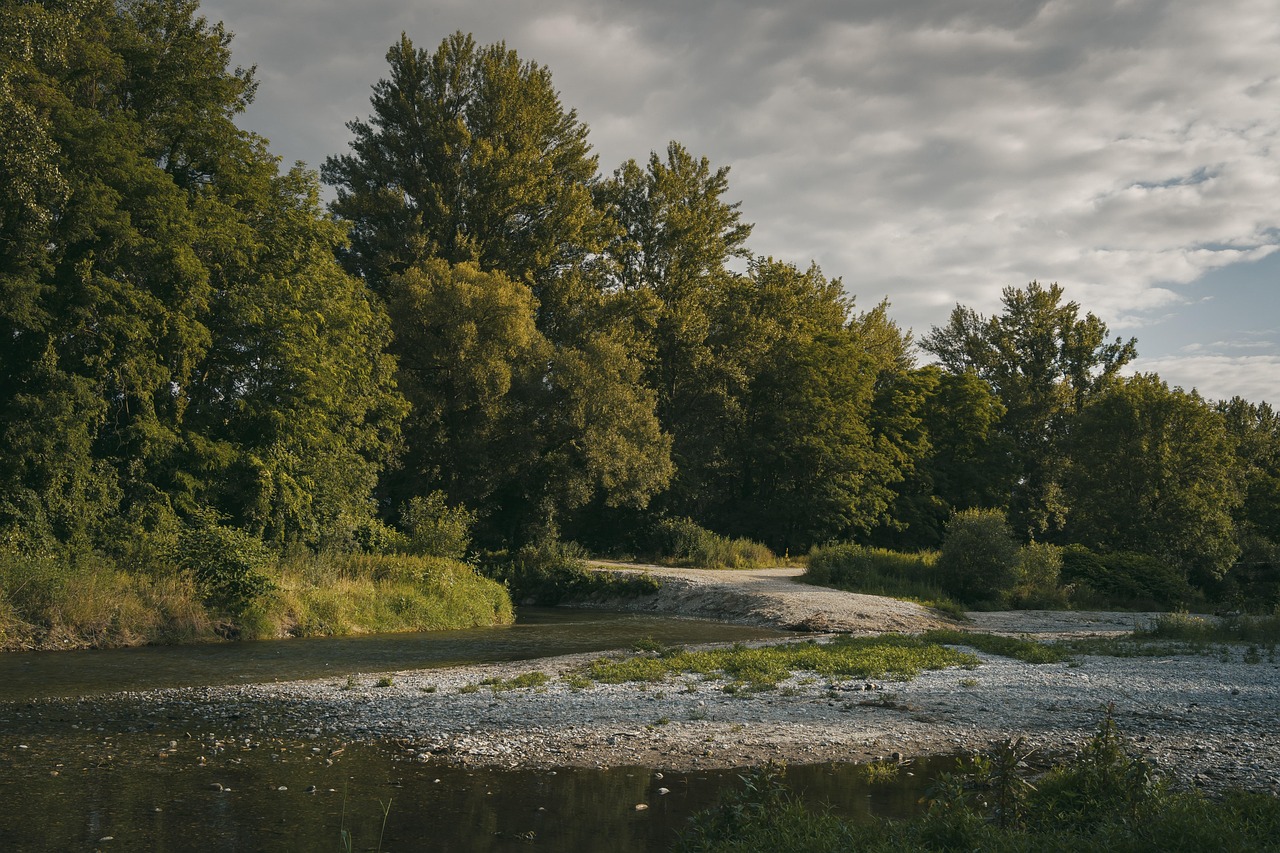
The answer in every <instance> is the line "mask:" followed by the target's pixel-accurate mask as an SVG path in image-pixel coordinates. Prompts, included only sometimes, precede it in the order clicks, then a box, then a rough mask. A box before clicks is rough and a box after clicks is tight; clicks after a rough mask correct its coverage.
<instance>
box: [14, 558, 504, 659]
mask: <svg viewBox="0 0 1280 853" xmlns="http://www.w3.org/2000/svg"><path fill="white" fill-rule="evenodd" d="M265 571H266V576H267V579H268V581H269V583H268V584H266V585H265V586H266V588H267V591H266V592H264V593H263V594H262V595H260V596H258V597H257V598H256V599H254V600H253V601H251V602H250V603H249V604H248V606H247V607H245V608H244V609H243V610H241V611H240V612H238V613H227V612H220V611H218V610H217V609H215V608H214V607H213V606H212V605H210V604H209V603H208V602H207V601H206V600H205V599H204V598H203V596H202V595H201V592H200V589H199V588H198V587H197V584H196V582H195V580H194V578H193V577H192V575H191V574H190V573H189V572H184V571H181V570H179V569H178V568H177V566H176V565H174V564H171V563H165V562H163V561H154V562H152V563H151V564H148V565H145V566H141V567H134V568H133V570H132V571H125V570H123V569H122V568H121V567H120V564H118V563H117V562H116V561H114V560H112V559H111V558H109V557H107V556H104V555H101V554H97V553H94V552H86V553H81V554H75V555H70V554H57V553H37V554H23V553H17V552H14V551H10V552H8V553H0V648H3V649H17V648H84V647H113V646H136V645H146V644H172V643H189V642H211V641H217V640H220V639H222V638H225V637H241V638H254V639H258V638H262V639H266V638H276V637H284V636H318V635H323V636H332V635H342V634H360V633H374V632H393V631H431V630H441V629H449V628H465V627H475V626H481V625H494V624H508V623H510V622H511V621H513V620H514V612H513V609H512V606H511V600H510V597H509V595H508V594H507V592H506V590H505V589H504V588H503V587H502V585H500V584H498V583H495V582H493V581H491V580H489V579H487V578H483V577H481V576H480V575H478V574H477V573H476V572H475V570H473V569H472V568H471V567H470V566H467V565H465V564H462V563H458V562H456V561H452V560H445V559H437V558H425V557H409V556H367V555H360V554H332V555H324V554H322V555H303V556H296V557H293V558H290V559H286V560H282V561H280V562H278V563H275V564H273V565H271V566H269V567H268V568H267V569H266V570H265Z"/></svg>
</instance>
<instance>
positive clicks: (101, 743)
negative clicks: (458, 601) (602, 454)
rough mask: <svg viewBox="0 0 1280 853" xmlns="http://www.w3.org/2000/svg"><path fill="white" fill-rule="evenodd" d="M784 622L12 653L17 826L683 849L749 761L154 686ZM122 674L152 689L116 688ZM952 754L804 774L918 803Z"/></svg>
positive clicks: (155, 837)
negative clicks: (419, 723)
mask: <svg viewBox="0 0 1280 853" xmlns="http://www.w3.org/2000/svg"><path fill="white" fill-rule="evenodd" d="M776 635H777V632H773V631H769V630H767V629H760V628H750V627H743V626H733V625H726V624H722V623H716V622H706V621H699V620H690V619H675V618H664V617H651V616H641V615H636V614H624V613H613V612H607V611H584V610H565V609H555V610H543V609H526V610H522V611H521V613H520V616H519V619H518V620H517V623H516V624H515V625H513V626H508V627H504V628H490V629H476V630H469V631H449V632H438V633H432V634H414V635H393V636H376V637H357V638H334V639H314V640H288V641H273V642H261V643H226V644H217V645H210V646H183V647H170V648H142V649H119V650H103V651H75V652H39V653H10V654H5V655H0V803H4V804H5V808H3V809H0V838H3V839H5V846H6V849H15V850H156V851H178V850H202V851H206V850H207V851H257V850H263V851H268V850H286V851H287V850H303V851H309V850H344V849H348V848H347V847H346V846H345V844H344V832H345V833H346V834H347V835H346V836H345V837H346V838H347V839H349V840H350V842H351V846H350V849H353V850H376V849H379V847H380V849H382V850H384V851H392V850H423V851H515V850H548V851H574V850H584V851H592V850H609V851H610V853H633V851H635V853H638V852H639V851H658V850H667V849H669V848H670V846H671V844H672V842H673V841H674V839H675V836H676V833H677V832H678V831H679V830H681V829H682V828H683V827H685V826H686V825H687V821H688V817H689V816H690V815H691V814H693V813H694V812H697V811H699V810H702V809H705V808H708V807H710V806H712V805H714V804H715V802H716V801H717V799H718V797H719V796H720V795H721V793H722V792H724V791H725V790H728V789H731V788H734V787H736V786H738V785H739V784H740V780H739V775H740V774H741V773H742V772H745V771H742V770H728V771H707V770H694V771H690V772H673V771H667V770H663V769H662V768H647V767H617V768H609V769H584V768H559V769H556V770H488V769H476V768H464V767H451V766H441V765H437V764H431V763H424V762H421V761H416V760H410V759H407V758H406V757H405V756H404V754H403V752H402V751H400V750H398V749H397V748H396V745H395V744H393V743H370V744H358V743H357V744H348V743H338V742H331V741H328V740H323V739H321V740H308V741H300V740H296V739H290V738H287V737H281V736H280V734H279V733H278V732H277V731H273V730H272V726H271V725H270V723H269V722H264V721H262V720H250V719H245V720H243V721H240V722H239V723H236V724H233V723H226V724H225V725H226V726H227V728H225V729H224V730H211V728H210V726H211V724H210V722H209V721H208V720H206V719H203V718H200V717H199V716H198V715H194V714H193V712H191V711H189V710H187V709H186V706H184V705H183V703H180V702H173V703H169V704H168V705H167V706H166V704H165V702H164V700H163V698H159V697H157V696H156V695H155V694H146V693H137V692H138V691H147V690H153V689H155V688H161V687H183V686H196V685H220V684H238V683H248V682H259V681H271V680H273V679H279V680H284V679H296V678H311V677H332V676H339V677H341V676H343V675H346V674H349V673H357V672H359V673H370V672H390V671H395V670H404V669H415V668H428V667H440V666H453V665H459V664H470V663H483V662H494V661H510V660H520V659H532V658H539V657H546V656H553V655H561V654H570V653H576V652H590V651H603V650H606V649H617V648H627V647H629V646H631V645H632V644H634V643H636V642H638V641H640V640H645V639H653V640H657V641H659V642H662V643H668V644H674V643H700V642H715V641H735V640H747V639H759V638H767V637H769V636H776ZM120 691H130V692H133V693H135V694H136V695H135V696H133V697H130V696H127V695H125V696H121V695H115V696H112V695H109V694H119V692H120ZM94 697H102V698H94ZM943 761H947V760H945V759H944V760H943ZM937 769H938V768H935V767H933V766H932V764H931V763H929V762H920V763H919V764H917V765H912V766H910V767H908V768H907V769H905V770H904V772H902V773H900V774H899V775H898V778H897V779H895V780H893V781H890V782H887V783H880V784H875V785H870V784H868V783H867V782H866V781H865V778H864V776H863V774H862V773H860V772H859V771H858V769H857V768H856V767H854V766H852V765H830V764H828V765H808V766H796V767H792V768H789V770H788V773H787V780H788V783H789V784H790V785H791V786H792V787H793V788H794V789H796V790H797V792H798V793H800V794H801V795H802V796H803V797H804V798H805V799H806V800H808V801H811V802H814V803H829V804H830V805H831V806H832V808H833V809H834V810H835V811H836V812H837V813H839V814H843V815H846V816H850V817H853V818H855V819H867V818H868V817H870V816H872V815H875V816H904V815H906V814H910V813H911V812H912V811H913V810H915V809H916V808H917V805H916V802H917V800H918V799H919V797H920V795H921V793H922V791H923V787H924V785H925V784H927V781H928V779H930V778H932V776H933V775H934V774H935V773H936V771H937ZM659 774H660V775H659ZM662 789H665V791H663V790H662ZM637 806H641V808H637Z"/></svg>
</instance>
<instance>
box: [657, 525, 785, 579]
mask: <svg viewBox="0 0 1280 853" xmlns="http://www.w3.org/2000/svg"><path fill="white" fill-rule="evenodd" d="M650 550H651V551H652V552H653V557H654V558H655V559H657V560H659V561H663V562H670V563H674V564H676V565H684V566H692V567H694V568H698V569H754V568H760V567H763V566H774V565H777V563H778V558H777V556H776V555H775V554H774V553H773V552H772V551H770V550H769V549H768V548H767V547H765V546H764V545H762V544H760V543H759V542H755V541H753V540H751V539H742V538H738V539H733V538H730V537H728V536H721V535H720V534H718V533H713V532H712V531H710V530H707V529H706V528H705V527H702V526H700V525H699V524H697V523H696V522H694V521H692V520H691V519H688V518H663V519H660V520H659V521H658V522H656V523H655V524H654V527H653V531H652V533H651V535H650Z"/></svg>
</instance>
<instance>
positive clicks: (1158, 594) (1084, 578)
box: [1062, 545, 1198, 608]
mask: <svg viewBox="0 0 1280 853" xmlns="http://www.w3.org/2000/svg"><path fill="white" fill-rule="evenodd" d="M1062 578H1063V580H1064V581H1067V582H1069V583H1075V584H1081V585H1084V586H1087V588H1088V589H1089V590H1092V591H1093V592H1095V593H1097V594H1098V595H1099V596H1101V598H1102V599H1103V600H1104V601H1106V602H1107V603H1110V604H1113V605H1124V606H1128V607H1153V606H1154V607H1161V608H1168V607H1178V606H1186V605H1188V604H1190V603H1191V602H1193V601H1195V600H1196V599H1197V598H1198V596H1197V595H1196V592H1195V590H1194V589H1192V587H1191V585H1190V584H1188V583H1187V580H1186V578H1185V577H1183V575H1182V573H1181V572H1179V571H1178V570H1177V569H1175V568H1173V567H1172V566H1170V565H1168V564H1167V563H1165V562H1163V561H1161V560H1159V559H1157V558H1155V557H1150V556H1147V555H1145V554H1134V553H1131V552H1127V551H1120V552H1117V553H1113V554H1097V553H1094V552H1093V551H1090V550H1089V549H1088V548H1086V547H1084V546H1083V545H1069V546H1067V547H1066V548H1065V549H1063V553H1062Z"/></svg>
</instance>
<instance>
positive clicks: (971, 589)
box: [938, 509, 1019, 602]
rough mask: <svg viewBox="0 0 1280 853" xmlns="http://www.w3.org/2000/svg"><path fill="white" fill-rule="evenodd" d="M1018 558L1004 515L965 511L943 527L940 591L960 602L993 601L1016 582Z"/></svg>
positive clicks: (990, 512)
mask: <svg viewBox="0 0 1280 853" xmlns="http://www.w3.org/2000/svg"><path fill="white" fill-rule="evenodd" d="M1018 557H1019V554H1018V543H1017V542H1016V541H1015V540H1014V538H1013V530H1012V529H1010V527H1009V523H1008V522H1007V521H1006V520H1005V517H1004V513H1002V512H1000V511H999V510H993V509H967V510H962V511H961V512H958V513H956V514H955V516H954V517H953V518H952V519H951V520H950V521H949V522H948V523H947V533H946V537H945V538H944V539H943V542H942V552H941V553H940V554H939V555H938V572H939V574H940V575H941V577H942V586H943V588H944V589H945V590H946V591H947V592H949V593H951V594H952V595H954V596H956V597H957V598H959V599H960V600H962V601H966V602H984V601H985V602H989V601H995V600H997V599H998V598H999V597H1000V595H1001V594H1003V593H1004V592H1005V591H1007V590H1008V589H1009V588H1010V587H1011V586H1012V585H1013V582H1014V580H1015V579H1016V578H1017V568H1018Z"/></svg>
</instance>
